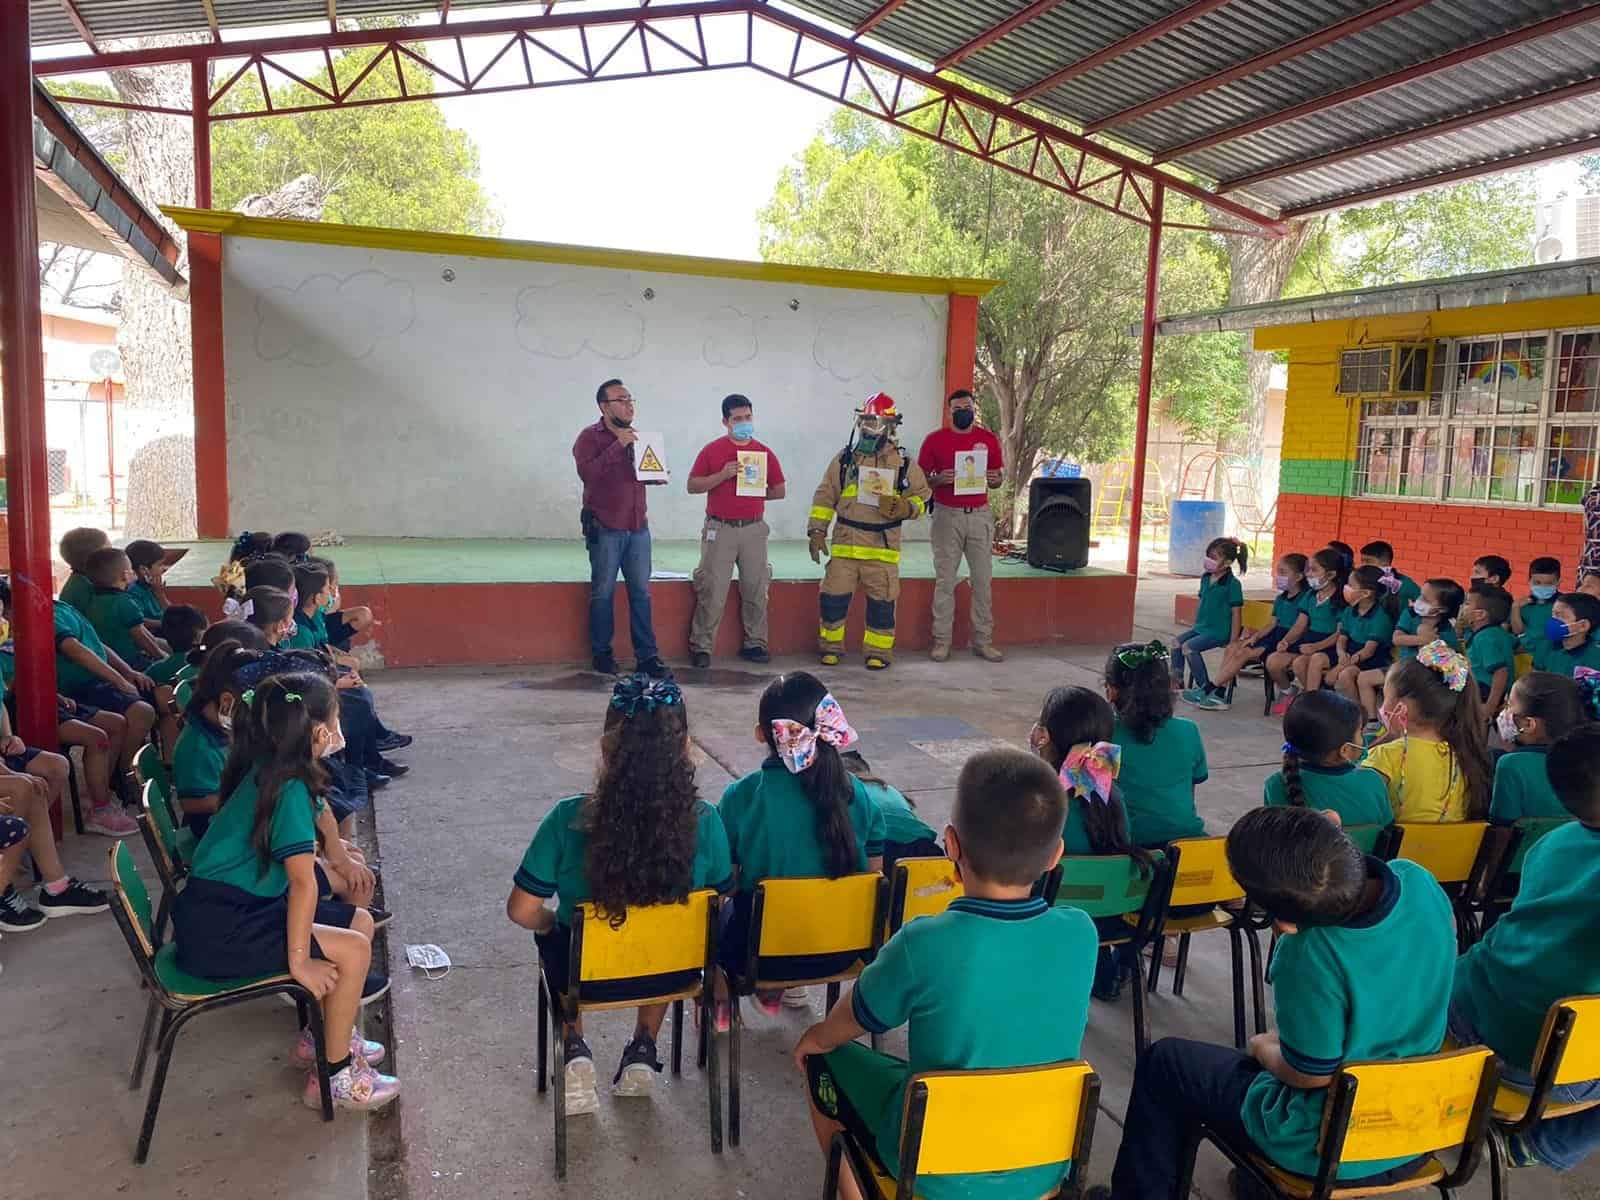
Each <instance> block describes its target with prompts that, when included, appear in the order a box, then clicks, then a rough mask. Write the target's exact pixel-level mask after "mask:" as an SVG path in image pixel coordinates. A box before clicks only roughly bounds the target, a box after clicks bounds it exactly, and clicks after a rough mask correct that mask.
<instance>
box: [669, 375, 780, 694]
mask: <svg viewBox="0 0 1600 1200" xmlns="http://www.w3.org/2000/svg"><path fill="white" fill-rule="evenodd" d="M751 411H752V410H751V406H750V401H749V399H748V397H745V396H740V395H738V394H734V395H732V396H725V397H723V400H722V424H723V427H724V428H725V429H726V430H727V431H728V436H727V437H719V438H718V439H717V440H716V441H714V442H712V443H710V444H709V445H708V446H706V448H705V449H704V450H702V451H700V456H699V457H698V458H696V459H695V460H694V466H693V467H691V468H690V469H689V494H690V495H691V496H698V495H700V494H701V493H702V492H703V493H705V497H706V523H705V528H704V529H703V530H701V533H700V565H699V566H698V567H696V568H695V572H694V623H693V624H692V625H691V626H690V629H689V653H690V655H691V661H692V662H693V663H694V665H695V666H697V667H709V666H710V665H711V650H712V647H713V646H714V645H715V644H716V640H717V626H719V625H720V624H721V623H722V609H723V605H724V604H725V603H726V602H727V599H728V583H729V581H730V580H731V579H732V578H733V568H734V564H735V563H737V564H738V566H739V615H740V616H741V617H742V618H743V619H744V647H743V649H741V650H740V651H739V657H740V658H743V659H746V660H748V661H750V662H758V663H764V662H767V661H769V660H770V658H771V655H769V654H768V653H767V585H768V583H769V582H770V581H771V572H770V571H769V570H768V567H767V537H768V535H769V534H770V533H771V530H769V529H768V528H767V523H766V521H765V520H763V519H762V518H763V516H764V515H765V513H766V509H767V501H768V500H782V499H783V497H784V493H785V490H786V489H785V486H784V482H783V468H782V467H781V466H779V465H778V456H777V455H776V454H774V453H773V452H772V451H771V450H769V449H767V447H765V446H763V445H762V444H761V443H760V442H758V441H756V434H755V423H754V421H752V420H751ZM741 455H743V456H744V457H743V458H741V457H740V456H741ZM756 455H761V456H763V457H760V458H757V457H755V456H756ZM741 473H747V478H746V479H745V480H744V484H745V486H744V487H743V488H742V489H741V487H740V484H741ZM752 480H753V481H752ZM759 486H764V487H765V491H764V492H762V493H761V494H759V495H752V494H751V493H752V492H753V491H754V490H755V489H756V488H757V487H759ZM741 492H742V493H743V494H741Z"/></svg>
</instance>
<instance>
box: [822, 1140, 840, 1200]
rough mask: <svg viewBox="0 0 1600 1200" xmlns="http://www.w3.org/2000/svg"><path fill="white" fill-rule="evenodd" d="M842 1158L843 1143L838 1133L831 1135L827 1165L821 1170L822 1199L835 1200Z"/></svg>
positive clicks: (837, 1192)
mask: <svg viewBox="0 0 1600 1200" xmlns="http://www.w3.org/2000/svg"><path fill="white" fill-rule="evenodd" d="M842 1158H844V1143H843V1142H842V1141H841V1140H840V1135H839V1134H837V1133H836V1134H834V1135H833V1141H832V1142H831V1143H829V1145H828V1165H827V1167H826V1168H824V1170H823V1172H822V1200H837V1197H838V1195H839V1163H840V1160H841V1159H842Z"/></svg>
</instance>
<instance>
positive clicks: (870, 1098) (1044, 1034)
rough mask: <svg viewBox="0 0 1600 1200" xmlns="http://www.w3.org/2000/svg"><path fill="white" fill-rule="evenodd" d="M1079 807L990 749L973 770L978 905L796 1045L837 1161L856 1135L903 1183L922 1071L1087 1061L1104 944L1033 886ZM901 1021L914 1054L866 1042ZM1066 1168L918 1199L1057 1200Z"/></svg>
mask: <svg viewBox="0 0 1600 1200" xmlns="http://www.w3.org/2000/svg"><path fill="white" fill-rule="evenodd" d="M1065 810H1066V798H1065V796H1064V795H1063V793H1062V789H1061V784H1060V783H1059V782H1058V781H1057V779H1056V777H1055V773H1054V772H1053V771H1051V769H1050V768H1049V767H1048V766H1047V765H1046V764H1045V763H1043V762H1041V761H1040V760H1039V759H1037V758H1035V757H1034V756H1032V755H1030V754H1023V753H1021V752H1020V751H1016V750H986V751H983V752H981V753H978V754H975V755H973V756H972V757H971V758H969V759H968V760H967V762H966V764H965V765H964V766H963V767H962V768H961V774H960V776H959V777H958V778H957V781H956V798H955V804H954V807H953V808H952V811H951V818H950V821H951V823H950V826H949V827H948V828H947V829H946V830H945V845H946V847H947V848H948V851H949V854H950V857H951V858H952V859H954V860H955V862H956V864H957V867H958V869H959V871H960V874H961V878H962V881H963V883H964V884H965V887H966V895H965V896H963V897H962V898H961V899H959V900H956V901H953V902H952V903H951V905H950V907H949V908H948V909H947V910H946V911H945V912H943V913H940V914H939V915H938V916H933V917H924V918H922V919H921V920H918V921H913V922H911V923H910V924H908V925H906V926H905V927H903V928H902V929H901V930H900V931H899V932H898V933H896V934H895V935H894V937H892V938H890V939H889V941H888V943H887V944H886V945H885V946H884V947H883V949H882V950H880V951H879V952H878V957H877V958H876V959H874V960H873V961H872V963H871V964H870V965H868V966H867V968H866V969H865V970H864V971H862V973H861V976H860V977H859V978H858V979H857V980H856V982H855V986H854V988H853V989H852V991H851V993H850V998H849V1001H848V1002H847V1003H840V1004H836V1005H834V1007H833V1010H832V1011H831V1012H830V1013H829V1014H828V1015H827V1017H826V1018H825V1019H824V1020H823V1021H821V1022H820V1023H819V1024H816V1025H813V1026H812V1027H811V1028H810V1029H808V1030H806V1032H805V1033H804V1034H803V1035H802V1036H801V1038H800V1041H799V1043H798V1044H797V1045H796V1046H795V1048H794V1061H795V1064H796V1065H797V1066H799V1067H800V1068H801V1069H802V1070H804V1071H805V1073H806V1080H807V1084H808V1092H809V1097H810V1101H811V1120H812V1125H813V1126H814V1128H815V1130H816V1135H817V1142H818V1144H819V1145H820V1146H821V1147H822V1149H823V1152H824V1153H826V1152H827V1149H828V1146H829V1145H830V1144H831V1142H832V1141H833V1137H834V1135H835V1134H836V1133H838V1132H839V1131H840V1130H841V1129H849V1130H850V1131H851V1133H852V1134H853V1135H854V1136H855V1137H856V1138H857V1139H858V1140H859V1142H860V1143H861V1145H862V1147H863V1148H864V1149H865V1150H866V1151H867V1153H868V1154H869V1155H871V1157H872V1158H873V1160H874V1161H875V1162H876V1163H877V1165H878V1166H880V1167H881V1168H883V1169H884V1170H885V1171H887V1172H888V1173H889V1174H890V1175H891V1176H892V1175H895V1174H897V1173H898V1171H899V1169H900V1160H899V1149H900V1126H901V1114H902V1112H903V1110H904V1107H905V1090H906V1086H907V1083H908V1082H909V1080H910V1078H911V1076H913V1075H914V1074H916V1073H918V1072H920V1071H938V1070H979V1069H985V1068H989V1069H995V1068H1004V1067H1025V1066H1033V1065H1038V1064H1043V1063H1051V1062H1059V1061H1062V1060H1065V1059H1074V1058H1077V1057H1078V1055H1079V1052H1080V1050H1081V1046H1082V1039H1083V1031H1084V1027H1085V1025H1086V1024H1087V1023H1088V1016H1089V982H1090V978H1091V976H1092V975H1093V972H1094V963H1095V955H1096V949H1097V944H1098V940H1099V939H1098V937H1097V935H1096V933H1095V929H1094V923H1093V922H1092V921H1090V920H1089V918H1088V916H1086V915H1085V914H1084V913H1083V912H1081V911H1079V910H1077V909H1072V908H1052V907H1050V906H1048V905H1046V904H1045V902H1044V901H1043V900H1041V899H1036V898H1035V897H1034V896H1033V895H1032V890H1033V884H1034V881H1035V880H1037V879H1038V878H1039V876H1040V875H1042V874H1044V873H1045V872H1047V871H1049V870H1050V869H1051V868H1052V867H1054V866H1055V864H1056V862H1057V860H1059V859H1060V857H1061V830H1062V822H1063V818H1064V816H1065ZM1001 996H1003V997H1004V1004H1003V1006H1002V1008H1001V1009H999V1010H997V1009H996V1007H995V1004H996V999H997V997H1001ZM900 1025H909V1031H908V1035H909V1046H910V1055H909V1059H900V1058H896V1057H894V1056H892V1055H888V1054H883V1053H881V1052H879V1051H876V1050H873V1049H871V1048H869V1047H868V1046H865V1045H862V1044H861V1043H860V1042H858V1041H857V1040H856V1039H857V1038H860V1037H861V1036H862V1035H863V1034H866V1033H874V1034H882V1033H886V1032H888V1031H889V1030H890V1029H894V1028H896V1027H898V1026H900ZM1065 1166H1066V1164H1064V1163H1055V1164H1049V1165H1045V1166H1037V1167H1023V1168H1018V1169H1016V1170H1012V1171H1005V1172H996V1173H994V1174H985V1175H928V1176H919V1177H918V1179H917V1194H918V1195H919V1196H926V1197H927V1198H928V1200H948V1198H950V1197H957V1196H960V1197H993V1198H996V1200H998V1198H1000V1197H1019V1196H1025V1197H1034V1196H1045V1195H1053V1194H1055V1191H1056V1189H1057V1187H1058V1186H1059V1185H1060V1183H1061V1180H1062V1175H1063V1172H1064V1170H1065ZM839 1185H840V1194H841V1195H844V1196H855V1197H859V1195H860V1192H859V1190H857V1188H856V1187H855V1180H854V1178H853V1177H852V1176H851V1174H850V1171H849V1170H848V1169H846V1170H844V1171H842V1172H841V1173H840V1179H839ZM1130 1194H1131V1193H1130Z"/></svg>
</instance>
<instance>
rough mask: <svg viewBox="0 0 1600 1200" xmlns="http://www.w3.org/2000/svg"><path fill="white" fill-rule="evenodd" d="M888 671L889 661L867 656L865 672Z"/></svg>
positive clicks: (871, 655)
mask: <svg viewBox="0 0 1600 1200" xmlns="http://www.w3.org/2000/svg"><path fill="white" fill-rule="evenodd" d="M888 669H889V660H888V659H887V658H879V657H878V656H877V655H876V654H869V655H868V656H867V670H869V671H887V670H888Z"/></svg>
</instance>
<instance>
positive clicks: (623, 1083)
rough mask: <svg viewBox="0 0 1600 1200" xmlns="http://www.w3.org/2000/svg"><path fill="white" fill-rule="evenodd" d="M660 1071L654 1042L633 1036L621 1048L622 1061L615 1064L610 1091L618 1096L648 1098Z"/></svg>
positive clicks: (651, 1039)
mask: <svg viewBox="0 0 1600 1200" xmlns="http://www.w3.org/2000/svg"><path fill="white" fill-rule="evenodd" d="M661 1070H662V1065H661V1060H660V1059H658V1058H657V1057H656V1043H655V1040H654V1039H653V1038H648V1037H643V1036H635V1037H634V1039H633V1040H632V1041H630V1042H629V1043H628V1044H627V1045H626V1046H625V1047H623V1050H622V1061H621V1062H619V1063H618V1064H617V1074H616V1076H615V1077H614V1078H613V1079H612V1080H611V1090H612V1092H614V1093H615V1094H616V1095H618V1096H648V1095H649V1094H650V1093H651V1092H652V1091H653V1090H654V1089H655V1084H656V1076H657V1075H658V1074H659V1073H660V1072H661Z"/></svg>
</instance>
